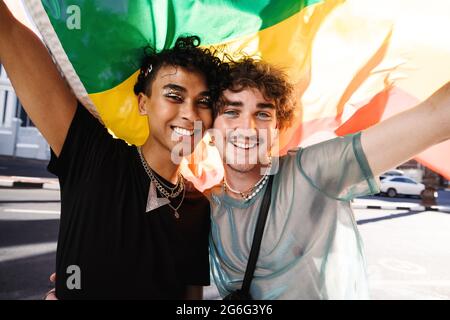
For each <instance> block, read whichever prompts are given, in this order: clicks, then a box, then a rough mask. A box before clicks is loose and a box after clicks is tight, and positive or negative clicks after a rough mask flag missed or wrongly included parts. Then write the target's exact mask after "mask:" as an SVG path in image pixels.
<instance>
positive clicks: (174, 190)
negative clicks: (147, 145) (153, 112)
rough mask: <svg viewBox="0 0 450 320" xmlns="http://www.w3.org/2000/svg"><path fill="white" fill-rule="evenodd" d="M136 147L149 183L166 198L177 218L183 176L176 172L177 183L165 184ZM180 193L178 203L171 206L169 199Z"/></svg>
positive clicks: (182, 191)
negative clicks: (172, 184) (173, 184)
mask: <svg viewBox="0 0 450 320" xmlns="http://www.w3.org/2000/svg"><path fill="white" fill-rule="evenodd" d="M137 149H138V153H139V157H140V158H141V162H142V166H143V167H144V169H145V172H147V175H148V177H149V178H150V181H151V183H154V185H155V186H156V188H157V189H158V191H159V192H160V193H161V194H162V195H163V197H164V198H165V199H166V200H167V204H168V205H169V207H170V208H171V209H172V210H173V212H174V216H175V218H177V219H179V218H180V214H179V213H178V210H179V209H180V207H181V205H182V204H183V201H184V196H185V194H186V189H185V187H184V178H183V176H182V175H181V173H178V179H177V183H176V184H175V186H174V187H170V186H168V185H166V184H165V183H164V182H163V181H162V180H161V179H159V178H158V176H157V175H156V174H155V173H154V171H153V170H152V169H151V168H150V166H149V165H148V163H147V161H146V160H145V158H144V155H143V154H142V150H141V147H138V148H137ZM180 193H183V196H182V197H181V201H180V203H179V204H178V206H176V207H174V206H172V203H171V199H174V198H176V197H178V196H179V195H180Z"/></svg>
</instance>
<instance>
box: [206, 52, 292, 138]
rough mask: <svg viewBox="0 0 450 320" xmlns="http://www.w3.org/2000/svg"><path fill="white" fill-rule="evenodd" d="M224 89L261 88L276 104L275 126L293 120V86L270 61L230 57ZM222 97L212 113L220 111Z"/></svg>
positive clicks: (282, 125) (282, 126)
mask: <svg viewBox="0 0 450 320" xmlns="http://www.w3.org/2000/svg"><path fill="white" fill-rule="evenodd" d="M229 65H230V73H229V75H228V86H227V89H228V90H230V91H232V92H240V91H242V90H245V89H247V88H254V89H258V90H259V91H261V94H262V95H263V96H264V98H265V99H266V100H269V101H270V100H271V101H273V102H274V104H275V109H276V116H277V125H278V128H279V129H280V130H281V129H284V128H286V127H289V126H290V125H291V123H292V119H293V117H294V110H295V100H294V87H293V85H292V84H291V83H290V82H289V81H288V78H287V75H286V73H285V72H284V71H283V70H281V69H280V68H277V67H275V66H274V65H271V64H269V63H266V62H264V61H261V60H256V59H253V58H249V57H246V58H243V59H242V60H239V61H231V62H230V63H229ZM222 107H223V100H222V99H219V101H218V104H217V107H216V108H215V115H217V114H218V113H220V112H221V110H222Z"/></svg>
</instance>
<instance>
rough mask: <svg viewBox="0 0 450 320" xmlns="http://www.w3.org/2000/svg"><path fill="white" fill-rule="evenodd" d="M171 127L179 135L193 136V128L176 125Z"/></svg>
mask: <svg viewBox="0 0 450 320" xmlns="http://www.w3.org/2000/svg"><path fill="white" fill-rule="evenodd" d="M171 128H172V130H173V131H174V132H175V133H176V134H178V135H180V136H184V137H190V136H193V135H194V132H195V130H193V129H186V128H182V127H177V126H172V127H171Z"/></svg>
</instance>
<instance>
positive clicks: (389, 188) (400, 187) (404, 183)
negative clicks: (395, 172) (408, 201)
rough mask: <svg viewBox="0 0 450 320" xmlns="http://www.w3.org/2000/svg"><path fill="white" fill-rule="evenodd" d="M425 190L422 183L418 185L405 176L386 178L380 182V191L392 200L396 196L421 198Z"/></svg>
mask: <svg viewBox="0 0 450 320" xmlns="http://www.w3.org/2000/svg"><path fill="white" fill-rule="evenodd" d="M424 190H425V185H424V184H423V183H418V182H416V181H414V180H413V179H411V178H408V177H406V176H388V177H385V178H384V179H383V180H381V186H380V191H381V193H386V194H387V195H388V196H389V197H391V198H393V197H395V196H397V195H398V194H402V195H410V196H421V195H422V192H423V191H424Z"/></svg>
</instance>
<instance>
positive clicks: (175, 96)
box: [138, 65, 212, 156]
mask: <svg viewBox="0 0 450 320" xmlns="http://www.w3.org/2000/svg"><path fill="white" fill-rule="evenodd" d="M149 91H150V92H149V93H148V95H146V94H143V93H140V94H139V96H138V101H139V112H140V113H141V115H148V116H149V117H148V123H149V127H150V134H149V138H148V139H149V140H152V143H156V144H158V145H159V146H160V147H161V148H162V149H163V150H167V151H169V152H171V151H172V150H173V149H174V147H175V146H176V145H178V146H179V144H180V143H181V144H182V148H181V149H182V150H185V151H184V154H182V155H183V156H186V155H187V153H188V152H189V151H186V150H191V151H192V150H193V149H194V147H195V144H196V143H197V142H198V141H197V140H199V139H198V137H200V138H201V136H202V134H203V133H204V132H205V130H206V129H208V128H210V127H211V125H212V108H211V100H210V97H209V93H208V87H207V85H206V80H205V77H204V76H203V75H202V74H201V73H199V72H193V71H189V70H187V69H185V68H183V67H179V66H169V65H168V66H162V67H161V68H160V69H159V70H158V72H157V74H156V75H155V77H154V80H153V82H152V84H151V89H150V90H149ZM196 138H197V139H196Z"/></svg>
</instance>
